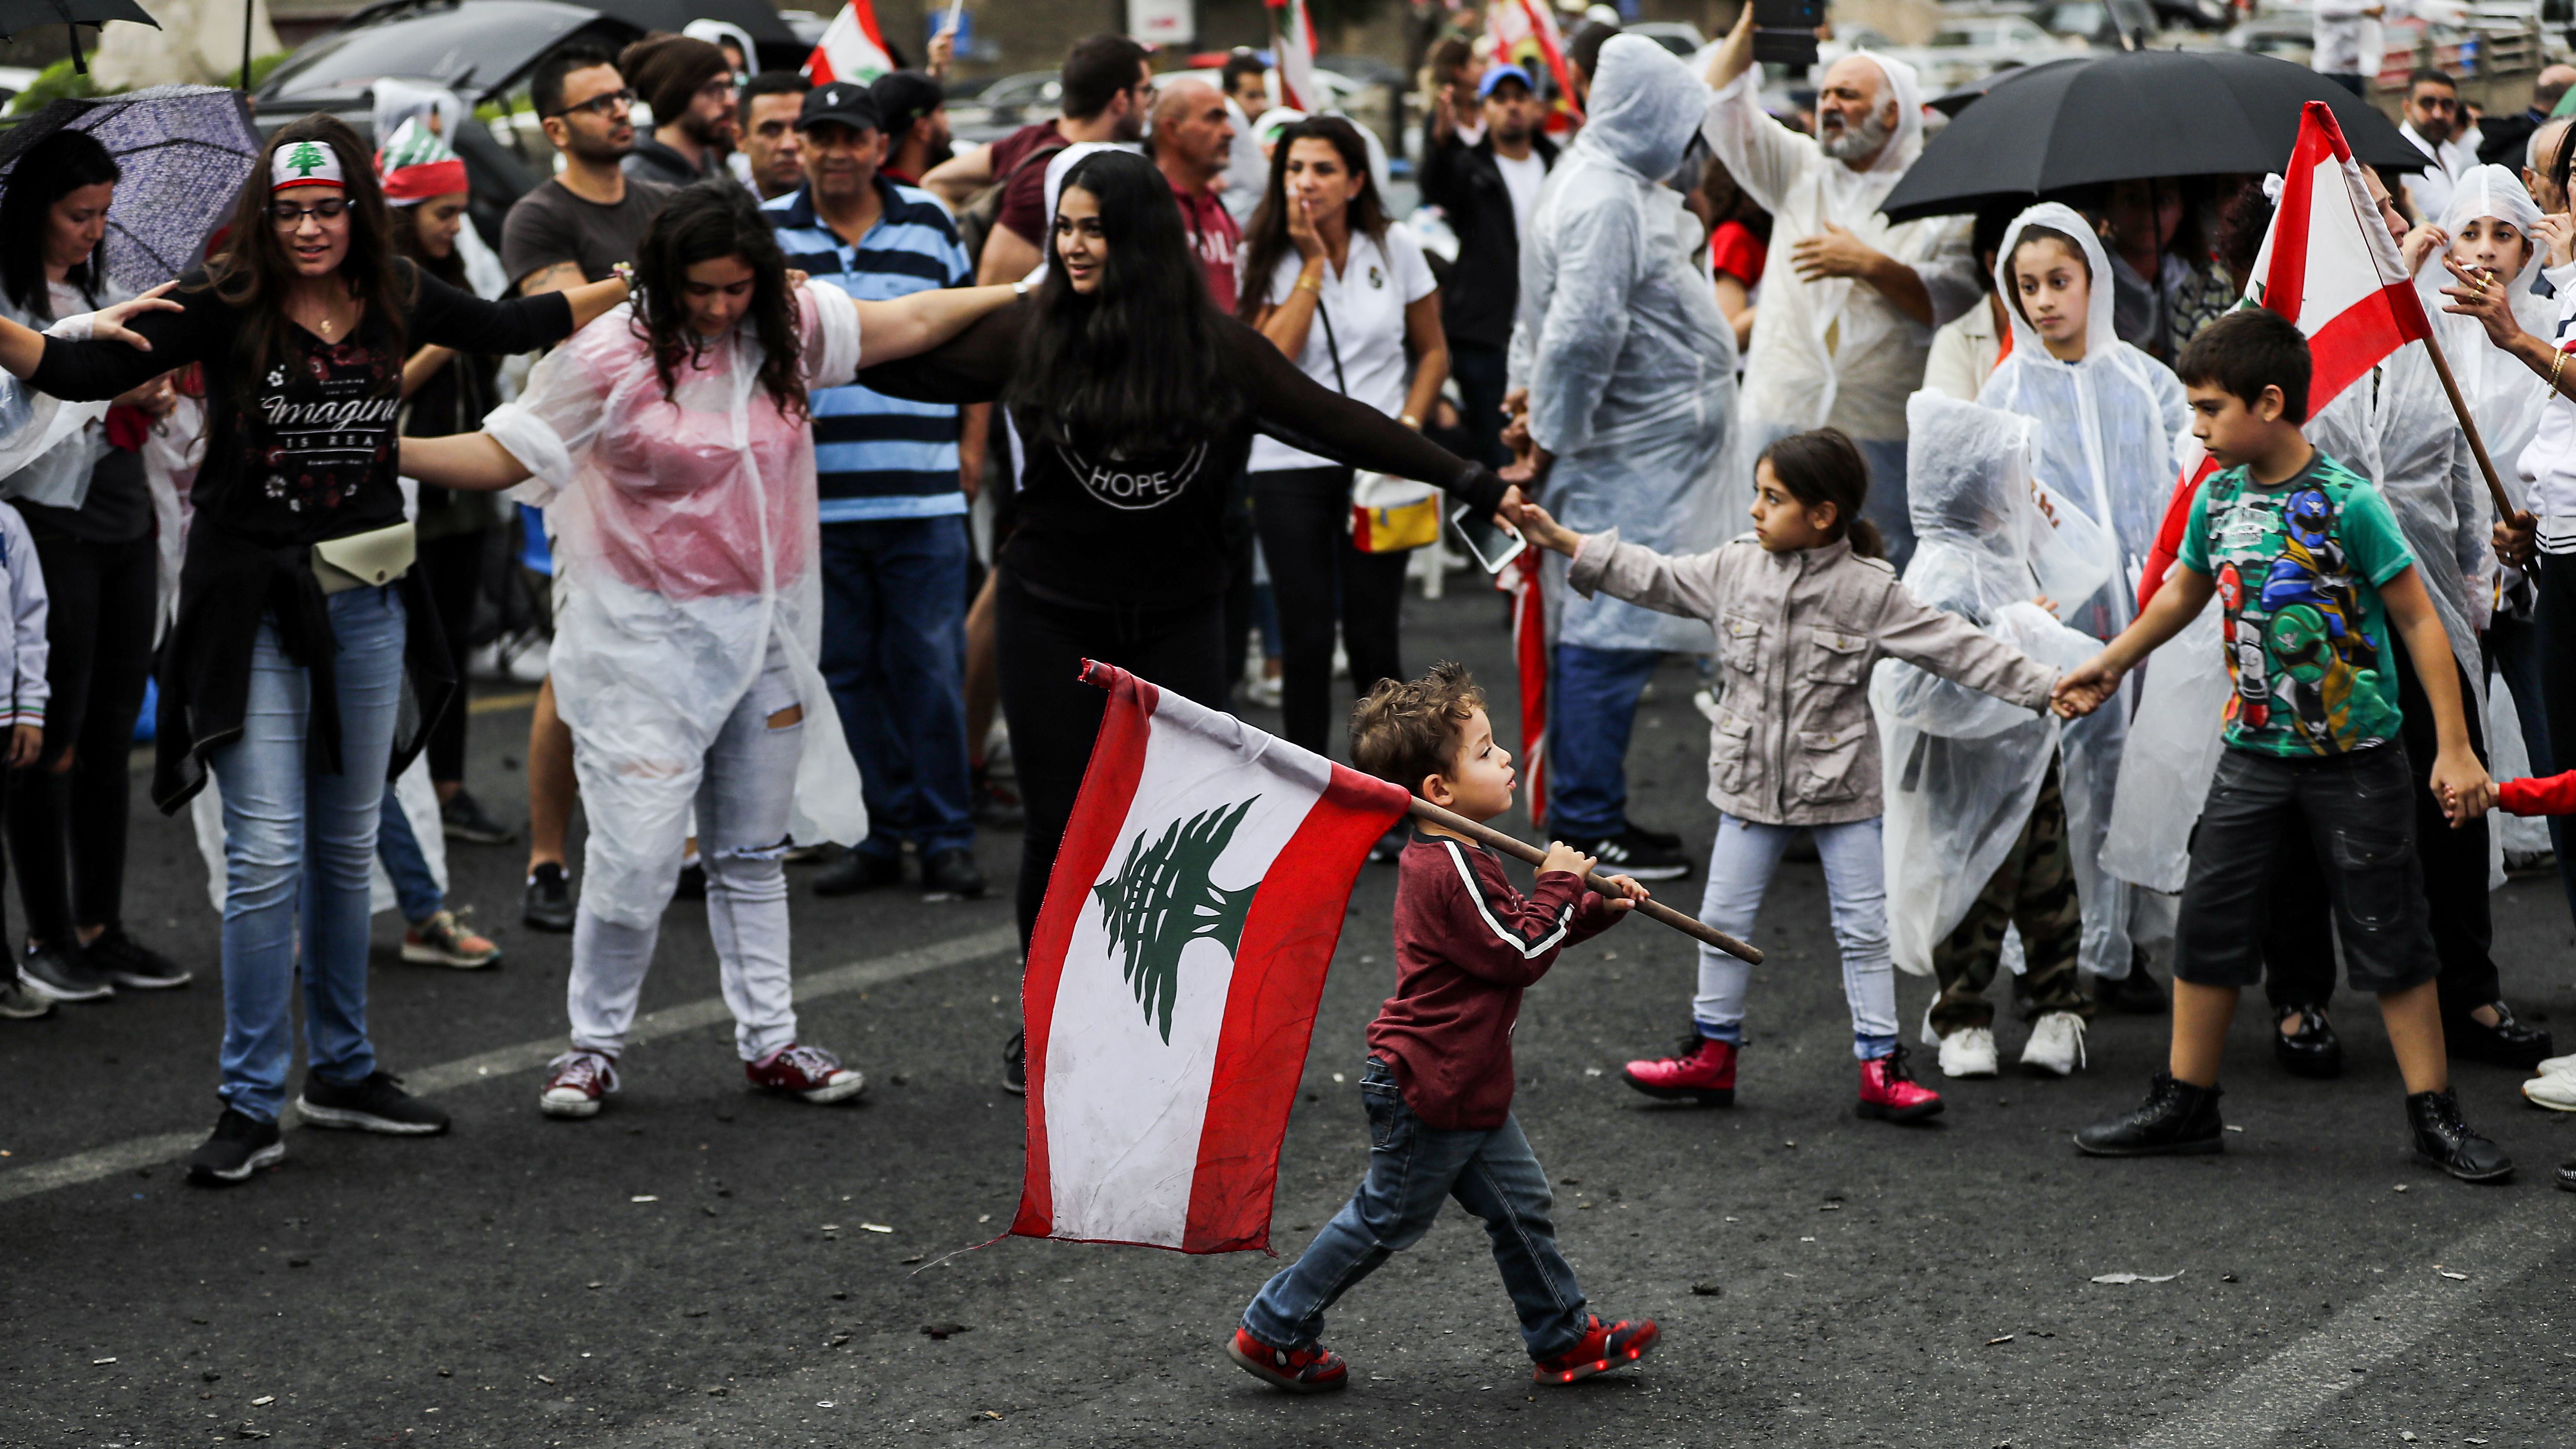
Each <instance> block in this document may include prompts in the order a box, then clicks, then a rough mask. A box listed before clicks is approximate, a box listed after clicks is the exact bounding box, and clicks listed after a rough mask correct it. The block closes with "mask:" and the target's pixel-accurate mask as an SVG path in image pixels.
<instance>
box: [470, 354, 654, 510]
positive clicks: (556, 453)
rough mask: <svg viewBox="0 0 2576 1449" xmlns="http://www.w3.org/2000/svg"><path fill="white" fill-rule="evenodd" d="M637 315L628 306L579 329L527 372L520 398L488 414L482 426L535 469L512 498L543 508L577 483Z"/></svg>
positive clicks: (605, 407) (606, 406) (511, 491)
mask: <svg viewBox="0 0 2576 1449" xmlns="http://www.w3.org/2000/svg"><path fill="white" fill-rule="evenodd" d="M632 315H633V314H632V311H631V309H630V308H628V307H623V306H621V307H618V308H616V309H615V310H613V311H611V312H609V313H608V314H607V315H606V316H604V317H601V318H599V319H598V320H597V321H595V322H593V323H591V324H590V325H589V326H587V327H585V328H583V329H581V331H579V332H577V333H574V334H573V337H572V340H571V341H569V342H567V343H565V344H564V345H563V346H561V347H558V348H556V349H555V350H554V351H552V352H549V353H547V354H546V355H545V358H544V359H543V360H542V361H540V362H538V364H537V365H536V367H535V368H534V369H533V370H531V371H530V372H529V373H528V385H527V387H526V389H525V390H523V391H522V392H521V393H520V394H519V400H518V401H517V402H514V403H504V404H502V405H501V406H499V407H497V408H494V409H493V410H492V411H491V413H490V414H489V415H488V416H486V417H485V418H484V419H483V431H485V432H487V433H489V434H491V435H492V440H493V441H494V442H497V443H499V444H500V445H501V446H502V447H503V448H504V449H506V450H507V451H508V452H509V454H510V456H511V457H513V458H516V459H518V460H519V463H520V465H521V466H522V467H524V468H526V469H527V470H528V481H526V482H525V483H522V484H520V485H519V486H517V487H516V488H512V489H510V490H509V495H508V496H509V497H511V498H512V499H515V500H516V501H518V502H521V503H524V504H527V505H528V506H529V507H531V508H543V507H545V506H546V505H547V504H550V503H552V502H554V500H555V498H556V496H557V495H559V494H561V493H562V492H563V491H564V490H565V489H567V488H570V487H571V486H572V483H573V477H574V473H575V471H576V469H577V468H578V466H579V464H580V461H581V456H582V454H584V453H586V452H588V451H590V446H591V444H592V443H593V442H595V441H597V439H598V437H599V428H600V424H601V423H602V422H603V421H604V420H605V419H606V418H607V416H608V399H609V394H610V391H611V390H612V389H613V388H614V387H615V385H616V378H617V376H618V373H617V362H618V360H619V359H620V358H621V357H622V356H623V355H624V353H625V350H626V335H625V334H626V327H627V320H628V318H629V317H630V316H632Z"/></svg>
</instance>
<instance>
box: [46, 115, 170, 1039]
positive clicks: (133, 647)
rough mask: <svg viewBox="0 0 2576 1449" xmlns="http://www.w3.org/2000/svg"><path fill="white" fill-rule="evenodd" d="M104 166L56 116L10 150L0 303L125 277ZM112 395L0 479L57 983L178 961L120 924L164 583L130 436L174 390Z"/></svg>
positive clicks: (50, 989)
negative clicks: (31, 546) (27, 578)
mask: <svg viewBox="0 0 2576 1449" xmlns="http://www.w3.org/2000/svg"><path fill="white" fill-rule="evenodd" d="M117 176H118V172H117V166H116V161H115V159H114V158H113V157H111V156H109V155H108V153H107V148H106V147H105V146H102V145H100V144H99V141H98V138H97V137H95V136H92V135H90V134H89V133H88V132H86V131H75V130H69V129H66V130H60V131H56V132H54V133H53V134H52V135H50V136H47V137H45V138H44V139H43V140H41V141H38V142H37V143H36V144H35V145H34V146H31V147H29V148H28V149H27V152H26V154H25V155H23V156H20V157H19V158H18V164H17V166H16V167H15V168H13V169H12V170H11V172H10V173H9V184H8V188H7V190H6V191H5V192H0V315H5V316H7V317H9V318H11V319H13V320H16V321H22V322H26V323H27V324H29V325H30V326H35V327H43V326H47V325H49V324H50V323H52V322H53V321H54V320H55V319H56V318H57V317H69V316H73V315H76V314H78V313H83V312H94V311H96V310H98V309H99V308H100V307H102V306H104V305H106V304H108V303H111V302H118V301H123V300H124V299H125V298H126V297H127V296H128V295H129V294H128V293H126V292H125V291H123V290H122V289H115V288H113V285H112V284H111V283H110V282H109V281H108V279H107V268H106V266H105V265H104V263H105V253H104V251H103V250H102V248H101V247H100V242H101V240H102V238H103V236H104V233H105V231H106V226H107V209H108V207H109V205H110V204H111V203H112V202H113V200H114V199H115V194H116V182H117ZM117 402H118V404H119V406H118V407H117V408H115V409H113V410H112V411H111V412H110V413H109V415H108V418H107V420H106V421H105V423H104V424H93V425H90V426H87V427H84V428H82V429H81V431H80V432H79V433H77V434H75V435H74V436H72V437H70V438H68V439H66V440H64V441H63V442H62V443H61V444H60V445H58V446H57V447H55V448H54V449H53V450H52V451H51V452H49V453H47V454H45V455H44V456H43V457H42V458H39V459H37V460H36V461H35V462H34V463H32V464H30V465H29V466H27V467H25V468H23V469H20V470H19V471H18V472H16V473H14V474H12V475H10V477H9V478H8V479H7V480H6V481H0V494H5V495H6V496H7V497H8V499H9V501H10V502H11V503H12V504H13V505H15V506H16V508H17V509H18V512H19V513H20V514H21V515H22V516H24V517H25V519H26V520H27V533H28V535H29V537H31V538H32V539H34V541H35V545H36V558H37V561H38V563H39V564H41V565H42V567H43V568H44V572H45V589H46V592H47V594H48V595H49V596H50V599H51V603H52V608H51V610H50V611H49V612H48V613H47V615H46V619H45V637H46V642H47V643H48V644H49V645H50V646H51V652H50V653H49V654H48V656H47V659H46V666H45V674H46V680H47V682H48V683H49V684H50V685H51V686H52V688H53V698H52V700H51V702H50V707H49V708H48V710H47V711H46V716H45V749H44V754H43V755H42V756H41V757H40V758H39V759H38V761H37V763H36V766H35V768H33V769H30V770H21V771H18V772H16V773H15V776H14V778H13V779H12V780H11V782H10V786H9V841H10V847H11V850H12V851H13V852H14V853H15V854H16V856H17V858H18V895H19V898H20V899H21V900H22V901H23V902H25V904H26V907H27V953H26V956H25V958H24V963H23V966H22V967H21V970H22V971H23V974H24V975H25V977H26V979H27V980H28V981H29V982H30V983H32V984H33V986H34V987H35V989H36V990H37V991H39V992H41V993H43V994H45V995H47V996H51V997H54V998H56V999H58V1000H68V1001H91V1000H100V999H103V998H105V997H107V996H109V995H111V994H113V993H114V992H115V991H116V989H117V988H120V987H122V988H125V989H128V990H150V989H154V988H162V987H171V986H181V985H185V984H186V983H187V981H188V977H189V973H188V972H187V971H185V970H182V969H181V968H180V967H179V966H178V965H176V964H175V963H173V962H172V961H170V960H169V959H168V958H167V957H165V956H163V955H161V953H159V952H157V951H154V950H152V949H150V948H149V947H146V946H144V945H142V944H141V943H139V942H137V941H135V940H134V939H133V938H132V937H130V936H128V935H126V933H125V927H124V924H123V919H122V918H123V914H124V912H123V905H124V894H125V824H126V815H127V806H126V794H127V783H126V782H127V778H128V775H129V773H130V772H129V770H128V768H127V760H128V757H129V756H130V755H131V753H132V751H133V748H134V717H135V716H136V715H137V714H139V713H140V712H141V711H142V708H143V684H144V680H145V678H146V677H147V676H148V675H149V674H150V672H151V668H152V626H153V622H154V619H155V617H156V615H157V610H158V607H159V604H160V594H161V577H160V575H161V568H160V558H159V551H158V549H157V548H156V547H155V544H154V540H153V526H152V495H151V489H150V485H149V484H147V483H146V482H145V481H144V473H143V455H142V453H141V452H140V451H139V450H140V449H141V447H142V445H143V441H144V437H145V435H146V430H148V429H149V428H151V427H153V426H154V425H155V424H156V420H157V419H159V418H160V417H162V416H165V415H166V414H167V413H168V412H169V411H170V408H171V405H172V396H171V393H170V388H169V384H168V382H167V381H166V380H164V379H162V378H159V377H155V378H152V379H150V380H148V381H146V382H145V383H143V384H142V385H141V386H140V387H137V388H136V389H134V390H133V392H132V393H130V394H128V395H127V396H125V397H122V398H119V399H117ZM5 975H6V968H5V967H0V978H5Z"/></svg>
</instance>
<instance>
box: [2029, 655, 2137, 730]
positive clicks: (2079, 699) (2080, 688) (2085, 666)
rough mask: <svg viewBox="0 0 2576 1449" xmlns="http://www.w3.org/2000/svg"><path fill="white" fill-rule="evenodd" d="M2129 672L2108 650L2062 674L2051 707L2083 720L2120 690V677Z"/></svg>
mask: <svg viewBox="0 0 2576 1449" xmlns="http://www.w3.org/2000/svg"><path fill="white" fill-rule="evenodd" d="M2128 672H2129V671H2128V670H2127V669H2126V668H2125V667H2123V666H2122V665H2121V664H2120V663H2119V661H2117V660H2115V659H2113V658H2112V657H2111V653H2110V651H2109V650H2107V649H2106V650H2104V651H2103V652H2101V653H2099V654H2096V655H2094V656H2093V657H2092V658H2090V659H2088V660H2086V661H2084V662H2083V663H2082V664H2081V665H2078V666H2077V667H2076V668H2074V669H2072V670H2069V671H2068V672H2067V673H2066V674H2065V675H2063V676H2061V677H2060V678H2059V679H2058V681H2057V687H2056V688H2055V689H2052V690H2050V691H2049V694H2048V707H2049V709H2051V710H2052V711H2054V712H2055V713H2056V715H2057V717H2058V718H2059V719H2082V718H2084V717H2085V716H2086V715H2088V714H2091V713H2092V712H2093V711H2095V710H2097V709H2100V708H2101V707H2102V701H2104V700H2106V699H2109V698H2110V697H2111V696H2112V695H2113V694H2115V693H2117V692H2118V691H2119V688H2120V677H2121V676H2122V675H2124V674H2126V673H2128Z"/></svg>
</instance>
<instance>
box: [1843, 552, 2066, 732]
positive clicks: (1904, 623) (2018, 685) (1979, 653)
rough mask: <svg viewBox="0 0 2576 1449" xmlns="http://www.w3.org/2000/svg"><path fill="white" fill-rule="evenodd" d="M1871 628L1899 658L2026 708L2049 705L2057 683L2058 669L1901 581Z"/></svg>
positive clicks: (1889, 650)
mask: <svg viewBox="0 0 2576 1449" xmlns="http://www.w3.org/2000/svg"><path fill="white" fill-rule="evenodd" d="M1870 632H1871V633H1872V634H1873V635H1874V636H1875V637H1876V638H1877V640H1878V647H1879V648H1880V649H1882V650H1884V651H1885V652H1887V653H1889V654H1892V655H1894V656H1895V657H1897V658H1898V659H1901V660H1903V661H1905V662H1906V663H1908V664H1911V665H1914V666H1916V667H1917V668H1920V669H1926V670H1930V671H1931V672H1933V673H1935V674H1938V675H1940V676H1941V677H1943V678H1944V679H1949V680H1954V681H1956V682H1958V683H1960V684H1964V685H1966V686H1968V687H1969V688H1970V689H1974V690H1979V691H1982V692H1984V693H1986V694H1991V695H1993V696H1994V697H1995V698H1997V699H2000V700H2004V701H2007V702H2009V703H2012V704H2017V705H2020V706H2021V707H2022V708H2024V709H2029V710H2038V709H2045V708H2047V706H2048V696H2049V691H2051V690H2053V689H2055V688H2056V687H2057V678H2058V673H2059V671H2057V670H2056V669H2054V668H2052V667H2050V666H2048V665H2045V664H2042V663H2040V662H2039V661H2038V660H2036V659H2033V658H2031V657H2030V656H2029V655H2027V654H2024V653H2023V652H2022V651H2020V650H2019V649H2016V648H2014V647H2013V646H2011V645H2010V644H2006V643H2005V642H2003V641H2002V640H2000V639H1997V638H1996V637H1994V636H1993V635H1991V634H1988V633H1986V632H1985V631H1984V630H1982V629H1979V628H1978V627H1977V626H1976V625H1974V624H1971V623H1969V622H1968V621H1967V620H1965V619H1962V618H1960V617H1959V616H1958V615H1956V614H1952V613H1949V612H1946V611H1944V610H1941V609H1936V608H1933V607H1932V606H1931V605H1929V604H1927V603H1925V602H1923V601H1922V600H1921V599H1918V598H1916V597H1914V592H1913V591H1912V590H1911V589H1908V588H1907V587H1906V586H1905V585H1904V584H1903V583H1901V582H1900V583H1898V584H1897V585H1896V586H1895V587H1893V588H1890V589H1889V590H1888V591H1887V598H1886V603H1885V604H1884V606H1883V607H1882V609H1881V612H1880V614H1879V619H1878V625H1877V627H1876V628H1875V629H1873V630H1871V631H1870Z"/></svg>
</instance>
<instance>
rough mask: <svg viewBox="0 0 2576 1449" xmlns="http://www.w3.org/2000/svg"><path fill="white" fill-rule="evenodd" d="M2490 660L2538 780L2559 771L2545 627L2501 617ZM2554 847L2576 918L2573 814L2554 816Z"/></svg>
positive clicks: (2493, 627)
mask: <svg viewBox="0 0 2576 1449" xmlns="http://www.w3.org/2000/svg"><path fill="white" fill-rule="evenodd" d="M2487 661H2488V663H2489V664H2490V665H2492V666H2493V668H2494V671H2495V672H2496V673H2497V674H2500V675H2503V676H2504V683H2505V687H2506V688H2507V689H2510V690H2512V691H2513V718H2514V723H2515V724H2518V725H2520V726H2521V727H2522V747H2523V750H2524V752H2525V753H2527V754H2529V755H2530V756H2531V774H2532V778H2534V779H2542V778H2546V777H2547V776H2550V775H2555V774H2557V773H2558V763H2557V761H2558V752H2557V751H2556V750H2554V749H2552V748H2551V747H2550V739H2549V710H2548V706H2547V704H2546V703H2545V700H2546V696H2545V695H2544V694H2543V693H2542V692H2541V690H2542V686H2541V683H2540V671H2541V661H2540V630H2539V628H2538V627H2537V626H2536V625H2534V624H2533V623H2532V622H2531V621H2530V620H2529V619H2513V618H2507V617H2505V616H2504V615H2501V614H2499V615H2497V616H2496V619H2495V622H2493V623H2491V624H2489V625H2488V626H2487ZM2549 847H2550V849H2552V850H2554V851H2556V852H2557V853H2558V886H2559V889H2560V890H2561V891H2562V892H2564V893H2565V895H2566V897H2567V911H2568V914H2569V916H2571V917H2576V858H2571V857H2570V856H2569V855H2568V853H2567V817H2566V816H2564V815H2552V816H2550V817H2549Z"/></svg>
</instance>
